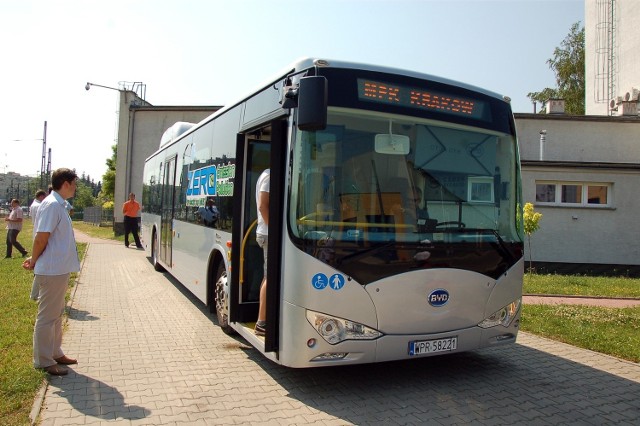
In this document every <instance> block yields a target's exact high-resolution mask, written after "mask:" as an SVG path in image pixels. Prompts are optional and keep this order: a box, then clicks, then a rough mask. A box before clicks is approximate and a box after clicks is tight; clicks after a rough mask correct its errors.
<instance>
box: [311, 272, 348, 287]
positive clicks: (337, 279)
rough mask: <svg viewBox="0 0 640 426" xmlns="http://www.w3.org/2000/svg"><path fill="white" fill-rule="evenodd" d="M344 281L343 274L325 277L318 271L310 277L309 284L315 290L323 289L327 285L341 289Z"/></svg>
mask: <svg viewBox="0 0 640 426" xmlns="http://www.w3.org/2000/svg"><path fill="white" fill-rule="evenodd" d="M344 282H345V280H344V275H342V274H333V275H331V276H330V277H328V278H327V276H326V275H325V274H323V273H322V272H319V273H317V274H315V275H314V276H313V278H311V285H312V286H313V288H315V289H316V290H324V289H325V288H327V287H331V288H332V289H333V290H342V287H344Z"/></svg>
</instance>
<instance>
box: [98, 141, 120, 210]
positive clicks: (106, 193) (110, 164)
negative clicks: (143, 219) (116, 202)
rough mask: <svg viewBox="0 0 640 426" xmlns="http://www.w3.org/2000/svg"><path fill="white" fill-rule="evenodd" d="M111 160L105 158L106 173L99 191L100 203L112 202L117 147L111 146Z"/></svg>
mask: <svg viewBox="0 0 640 426" xmlns="http://www.w3.org/2000/svg"><path fill="white" fill-rule="evenodd" d="M111 151H112V152H113V154H112V155H111V158H107V161H106V163H107V171H106V172H105V174H104V175H102V189H101V191H100V199H101V200H102V203H103V204H104V203H106V202H108V201H113V199H114V197H115V190H116V161H117V158H118V145H112V146H111Z"/></svg>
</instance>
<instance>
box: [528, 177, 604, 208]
mask: <svg viewBox="0 0 640 426" xmlns="http://www.w3.org/2000/svg"><path fill="white" fill-rule="evenodd" d="M611 187H612V184H610V183H591V182H540V181H538V182H536V203H537V204H542V205H557V206H562V205H566V206H582V207H594V206H601V207H607V206H610V205H611V199H610V197H611Z"/></svg>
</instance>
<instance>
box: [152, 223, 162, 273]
mask: <svg viewBox="0 0 640 426" xmlns="http://www.w3.org/2000/svg"><path fill="white" fill-rule="evenodd" d="M151 263H152V264H153V269H155V270H156V271H158V272H162V271H164V268H163V267H162V265H161V264H160V263H159V262H158V235H157V234H156V233H155V232H154V233H153V238H152V239H151Z"/></svg>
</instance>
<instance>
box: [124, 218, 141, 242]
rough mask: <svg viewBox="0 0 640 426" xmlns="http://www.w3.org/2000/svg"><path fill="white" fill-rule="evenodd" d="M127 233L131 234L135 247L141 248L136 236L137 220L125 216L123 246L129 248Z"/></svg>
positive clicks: (138, 238)
mask: <svg viewBox="0 0 640 426" xmlns="http://www.w3.org/2000/svg"><path fill="white" fill-rule="evenodd" d="M129 232H131V233H132V234H133V239H134V240H135V242H136V247H138V248H142V244H141V243H140V237H139V236H138V218H137V217H131V216H125V217H124V245H125V246H127V247H129Z"/></svg>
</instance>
